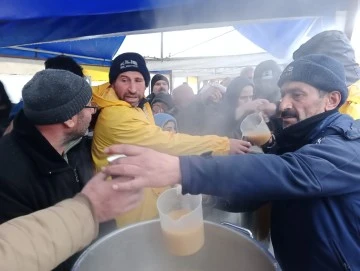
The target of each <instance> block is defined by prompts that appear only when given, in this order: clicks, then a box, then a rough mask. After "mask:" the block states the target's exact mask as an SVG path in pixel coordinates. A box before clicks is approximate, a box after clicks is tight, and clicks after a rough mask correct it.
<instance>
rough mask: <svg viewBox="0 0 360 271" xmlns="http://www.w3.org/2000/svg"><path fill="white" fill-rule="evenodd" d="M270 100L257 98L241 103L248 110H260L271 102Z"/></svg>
mask: <svg viewBox="0 0 360 271" xmlns="http://www.w3.org/2000/svg"><path fill="white" fill-rule="evenodd" d="M269 103H270V102H269V101H268V100H265V99H256V100H253V101H250V102H247V103H246V104H244V105H241V106H242V107H243V108H244V110H245V111H246V112H258V111H260V107H261V106H263V105H266V104H269Z"/></svg>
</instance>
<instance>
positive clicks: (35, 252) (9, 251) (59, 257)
mask: <svg viewBox="0 0 360 271" xmlns="http://www.w3.org/2000/svg"><path fill="white" fill-rule="evenodd" d="M97 234H98V223H97V222H96V221H95V219H94V217H93V214H92V210H91V205H90V202H89V200H88V199H87V198H86V197H85V196H84V195H82V194H78V195H77V196H75V197H74V198H72V199H67V200H64V201H61V202H59V203H58V204H56V205H54V206H52V207H49V208H46V209H43V210H41V211H37V212H35V213H32V214H30V215H26V216H21V217H18V218H15V219H13V220H10V221H8V222H6V223H3V224H2V225H0V270H7V271H15V270H16V271H20V270H21V271H23V270H26V271H45V270H46V271H48V270H51V269H53V268H55V267H56V266H57V265H58V264H60V263H61V262H63V261H64V260H66V259H67V258H69V257H70V256H71V255H72V254H74V253H76V252H77V251H79V250H81V249H83V248H84V247H85V246H87V245H88V244H89V243H90V242H91V241H92V240H93V239H94V238H95V237H96V236H97Z"/></svg>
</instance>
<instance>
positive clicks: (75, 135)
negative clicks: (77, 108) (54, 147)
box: [64, 112, 91, 145]
mask: <svg viewBox="0 0 360 271" xmlns="http://www.w3.org/2000/svg"><path fill="white" fill-rule="evenodd" d="M90 121H91V118H90V119H89V120H87V119H86V116H85V114H84V112H80V113H79V114H78V121H77V124H76V126H75V127H73V129H72V131H71V132H69V133H68V134H67V135H66V137H65V139H64V143H65V144H66V145H67V144H68V143H70V142H72V141H75V140H78V139H79V138H81V137H83V136H84V135H85V134H86V133H87V131H88V128H89V125H90Z"/></svg>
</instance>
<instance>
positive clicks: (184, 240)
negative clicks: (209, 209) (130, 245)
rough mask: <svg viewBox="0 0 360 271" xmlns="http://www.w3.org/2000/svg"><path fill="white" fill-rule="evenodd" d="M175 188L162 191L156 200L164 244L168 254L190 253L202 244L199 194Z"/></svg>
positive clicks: (202, 232)
mask: <svg viewBox="0 0 360 271" xmlns="http://www.w3.org/2000/svg"><path fill="white" fill-rule="evenodd" d="M178 191H179V190H178V188H171V189H168V190H166V191H165V192H163V193H162V194H161V195H160V197H159V198H158V200H157V208H158V211H159V216H160V224H161V229H162V232H163V236H164V240H165V244H166V246H167V248H168V250H169V251H170V253H171V254H173V255H176V256H189V255H192V254H194V253H196V252H197V251H199V250H200V249H201V248H202V246H203V245H204V240H205V237H204V220H203V213H202V204H201V201H202V196H201V195H196V196H193V195H188V194H187V195H182V194H181V193H179V192H178Z"/></svg>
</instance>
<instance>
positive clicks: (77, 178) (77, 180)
mask: <svg viewBox="0 0 360 271" xmlns="http://www.w3.org/2000/svg"><path fill="white" fill-rule="evenodd" d="M74 174H75V180H76V182H77V183H78V182H80V180H79V175H78V173H77V171H76V168H74Z"/></svg>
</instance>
